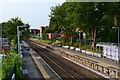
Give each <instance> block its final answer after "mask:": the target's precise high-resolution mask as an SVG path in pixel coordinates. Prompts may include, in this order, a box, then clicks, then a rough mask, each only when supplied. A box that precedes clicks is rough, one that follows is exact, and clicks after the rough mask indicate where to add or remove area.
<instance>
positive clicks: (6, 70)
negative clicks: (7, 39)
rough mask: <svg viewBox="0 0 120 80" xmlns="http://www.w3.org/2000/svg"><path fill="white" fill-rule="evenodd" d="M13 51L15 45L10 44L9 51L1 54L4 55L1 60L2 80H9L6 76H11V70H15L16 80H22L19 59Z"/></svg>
mask: <svg viewBox="0 0 120 80" xmlns="http://www.w3.org/2000/svg"><path fill="white" fill-rule="evenodd" d="M12 41H13V40H12ZM15 49H16V45H15V43H14V42H11V48H10V50H9V51H8V52H6V51H4V50H3V51H2V54H3V55H4V56H3V59H2V79H4V78H7V79H8V78H10V77H9V76H8V75H10V74H12V73H11V71H12V69H13V68H15V70H14V71H15V72H14V73H16V79H22V78H24V77H23V75H22V71H21V70H20V66H21V65H22V64H21V63H22V62H21V58H20V56H19V54H17V53H16V51H15Z"/></svg>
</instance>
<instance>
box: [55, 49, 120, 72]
mask: <svg viewBox="0 0 120 80" xmlns="http://www.w3.org/2000/svg"><path fill="white" fill-rule="evenodd" d="M54 48H55V49H56V50H59V51H63V52H65V53H68V54H73V55H77V56H80V57H83V58H85V59H88V60H92V61H95V62H97V63H100V64H102V65H104V66H106V67H111V68H114V69H116V70H120V63H116V62H115V61H112V60H108V59H103V58H98V57H94V56H91V55H86V54H85V53H80V52H77V51H74V50H71V49H66V48H63V47H54Z"/></svg>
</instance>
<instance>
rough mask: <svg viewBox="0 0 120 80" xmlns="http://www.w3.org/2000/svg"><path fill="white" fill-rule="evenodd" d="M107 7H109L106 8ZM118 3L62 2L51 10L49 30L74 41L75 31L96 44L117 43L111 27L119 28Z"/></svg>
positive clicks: (119, 11)
mask: <svg viewBox="0 0 120 80" xmlns="http://www.w3.org/2000/svg"><path fill="white" fill-rule="evenodd" d="M108 6H109V7H108ZM119 21H120V2H112V3H110V2H107V3H106V2H90V3H86V2H72V3H71V2H64V3H63V4H62V5H58V6H55V7H52V8H51V14H50V23H49V24H50V25H49V26H50V29H52V30H54V31H56V32H57V33H64V34H66V35H68V34H69V35H70V36H71V44H72V41H76V39H77V38H78V36H77V35H78V34H77V32H76V30H79V31H82V32H85V33H86V39H85V40H88V39H94V40H95V41H96V42H99V41H100V42H117V31H115V30H113V29H112V27H113V26H118V27H119V26H120V24H119Z"/></svg>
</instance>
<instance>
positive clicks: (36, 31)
mask: <svg viewBox="0 0 120 80" xmlns="http://www.w3.org/2000/svg"><path fill="white" fill-rule="evenodd" d="M39 33H40V30H39V29H30V34H39Z"/></svg>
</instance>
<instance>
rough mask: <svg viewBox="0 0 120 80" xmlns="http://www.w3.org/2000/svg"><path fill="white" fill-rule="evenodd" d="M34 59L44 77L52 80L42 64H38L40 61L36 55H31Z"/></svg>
mask: <svg viewBox="0 0 120 80" xmlns="http://www.w3.org/2000/svg"><path fill="white" fill-rule="evenodd" d="M30 54H31V55H32V58H33V59H34V61H35V63H36V64H37V67H38V68H39V70H40V71H41V73H42V75H43V77H44V78H45V79H46V80H47V79H50V76H49V75H48V74H47V72H46V71H45V70H44V68H43V66H42V65H41V64H40V62H38V60H37V59H36V58H35V57H34V55H33V54H32V53H31V51H30Z"/></svg>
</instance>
